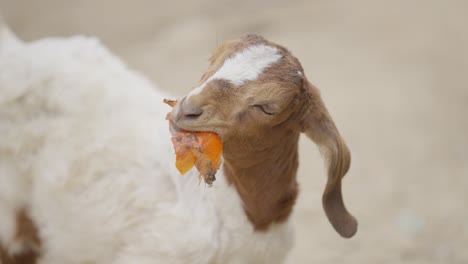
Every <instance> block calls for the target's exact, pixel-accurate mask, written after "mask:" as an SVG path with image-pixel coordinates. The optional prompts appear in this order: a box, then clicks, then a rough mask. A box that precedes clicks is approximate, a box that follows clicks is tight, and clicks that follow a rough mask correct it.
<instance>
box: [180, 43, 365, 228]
mask: <svg viewBox="0 0 468 264" xmlns="http://www.w3.org/2000/svg"><path fill="white" fill-rule="evenodd" d="M258 44H263V45H270V46H273V47H276V48H277V49H278V50H279V52H280V53H281V55H282V58H281V59H280V60H279V61H278V62H276V63H275V64H274V65H271V66H270V67H268V68H267V69H266V70H265V71H264V72H263V73H262V74H261V75H260V76H259V77H258V79H256V80H254V81H249V82H247V83H245V84H243V85H241V86H240V87H231V85H229V83H228V84H226V81H225V80H224V81H223V80H216V81H212V82H209V83H208V84H207V85H206V86H205V88H204V90H203V92H202V93H200V94H198V95H195V96H191V97H190V107H198V108H200V109H202V110H203V111H202V112H203V114H201V115H200V116H198V117H197V118H193V117H192V118H184V115H183V114H180V115H178V113H183V110H181V109H180V108H182V106H181V105H177V106H176V107H175V108H174V110H173V111H174V112H173V116H176V120H174V121H175V122H176V125H177V126H179V127H180V128H182V129H186V130H195V131H214V132H216V133H218V134H219V135H220V136H221V138H222V140H223V143H224V153H223V156H224V172H225V175H226V177H227V180H228V182H229V183H230V184H233V185H234V186H235V187H236V189H237V191H238V192H239V195H240V197H241V198H242V201H243V203H244V208H245V212H246V215H247V216H248V218H249V220H250V221H251V222H252V224H253V225H254V226H255V228H256V229H257V230H266V229H267V228H268V227H269V226H270V225H271V224H272V223H275V222H282V221H285V220H286V219H288V216H289V215H290V213H291V211H292V208H293V205H294V203H295V200H296V196H297V193H298V185H297V183H296V172H297V167H298V139H299V135H300V133H301V132H305V133H306V135H307V136H309V137H310V138H311V139H312V140H313V141H314V142H316V143H317V144H318V145H319V147H320V149H321V150H322V152H323V154H324V156H325V159H326V161H327V166H328V182H327V185H326V187H325V191H324V194H323V205H324V209H325V212H326V215H327V217H328V219H329V220H330V222H331V224H332V225H333V227H334V228H335V230H336V231H337V232H338V233H339V234H341V235H342V236H344V237H351V236H353V235H354V233H355V232H356V230H357V222H356V220H355V219H354V217H353V216H351V214H349V213H348V211H347V210H346V208H345V206H344V203H343V199H342V195H341V178H342V177H343V176H344V175H345V174H346V172H347V171H348V169H349V165H350V154H349V151H348V148H347V147H346V144H345V143H344V140H343V139H342V138H341V136H340V134H339V132H338V130H337V128H336V126H335V124H334V123H333V120H332V119H331V117H330V115H329V114H328V111H327V109H326V107H325V105H324V103H323V101H322V99H321V97H320V94H319V91H318V89H316V88H315V87H313V86H312V85H311V84H310V83H309V82H308V81H307V79H306V78H305V75H304V72H303V69H302V66H301V65H300V63H299V61H298V60H297V59H296V58H295V57H294V56H293V55H292V54H291V53H290V52H289V51H288V50H287V49H286V48H284V47H281V46H279V45H277V44H274V43H271V42H269V41H267V40H265V39H264V38H262V37H260V36H258V35H247V36H244V37H241V39H239V40H234V41H229V42H226V43H225V44H223V45H222V46H221V47H220V48H218V49H217V50H216V51H215V52H214V54H213V57H212V58H211V65H210V67H209V69H208V70H207V72H206V73H205V74H204V75H203V77H202V79H201V80H200V82H199V85H200V84H201V83H204V82H205V81H206V80H207V79H208V78H209V77H210V76H211V75H213V74H214V73H215V72H216V71H217V70H218V69H219V68H220V67H221V66H222V65H223V63H224V61H225V60H226V59H227V58H229V57H231V56H233V55H234V54H236V53H237V52H239V51H241V50H242V49H244V48H246V47H248V46H250V45H258ZM184 107H185V106H184ZM265 109H268V112H267V113H264V112H263V110H265Z"/></svg>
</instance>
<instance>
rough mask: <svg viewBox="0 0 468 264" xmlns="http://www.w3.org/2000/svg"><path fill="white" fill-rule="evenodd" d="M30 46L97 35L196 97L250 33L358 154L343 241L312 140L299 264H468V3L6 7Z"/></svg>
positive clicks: (304, 147)
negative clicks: (216, 55) (227, 48)
mask: <svg viewBox="0 0 468 264" xmlns="http://www.w3.org/2000/svg"><path fill="white" fill-rule="evenodd" d="M0 10H1V12H2V13H3V16H4V17H5V20H6V21H7V22H8V23H9V24H10V25H11V27H12V28H13V29H14V31H15V32H16V33H17V34H18V35H19V36H20V37H21V38H23V39H24V40H28V41H32V40H35V39H38V38H43V37H49V36H71V35H76V34H85V35H92V36H97V37H98V38H99V39H101V41H102V42H103V43H104V44H105V45H107V46H108V47H109V48H110V49H111V50H112V51H113V52H114V53H115V54H117V55H118V56H120V57H121V58H122V59H123V60H124V61H126V62H127V63H128V64H129V66H130V67H131V68H133V69H136V70H138V71H141V72H142V73H144V74H145V75H146V76H148V78H150V79H151V80H152V81H153V82H154V83H155V85H157V86H158V87H160V88H161V89H164V90H168V91H171V92H172V93H173V94H175V95H182V94H184V93H186V92H187V91H188V90H189V89H191V88H192V87H193V86H194V85H195V84H196V82H197V81H198V79H199V78H200V76H201V74H202V73H203V71H204V70H205V68H206V67H207V65H208V62H207V59H208V58H209V56H210V53H211V52H212V51H213V49H214V48H215V47H216V46H217V45H219V44H221V43H222V42H223V41H225V40H228V39H232V38H236V37H238V36H239V35H241V34H245V33H260V34H262V35H263V36H264V37H266V38H267V39H270V40H272V41H274V42H277V43H279V44H282V45H284V46H286V47H288V48H289V49H290V50H291V51H292V52H293V53H294V54H295V55H296V56H297V57H298V58H299V59H300V61H301V62H302V65H303V66H304V69H305V72H306V75H307V76H308V78H309V79H310V80H311V81H312V82H313V83H314V84H315V85H316V86H317V87H319V89H320V90H321V91H322V96H323V99H324V101H325V103H326V104H327V106H328V108H329V110H330V112H331V114H332V116H333V117H334V119H335V121H336V123H337V125H338V127H339V129H340V131H341V133H342V134H343V136H344V137H345V139H346V141H347V143H348V145H349V147H350V149H351V151H352V154H353V163H352V167H351V170H350V172H349V173H348V175H347V177H346V178H345V181H344V196H345V202H346V203H347V206H348V208H349V209H350V211H351V212H352V213H353V214H354V215H355V216H356V217H357V218H358V220H359V224H360V226H359V228H360V229H359V231H358V234H357V236H355V237H354V238H352V239H350V240H345V239H342V238H340V237H339V236H338V235H337V234H336V233H335V232H334V231H333V229H332V228H331V226H330V225H329V224H328V222H327V220H326V217H325V215H324V213H323V210H322V208H321V193H322V190H323V187H324V185H325V172H324V170H325V169H324V166H323V161H322V159H321V157H320V155H319V153H318V151H317V148H316V147H315V145H314V144H313V143H311V142H309V141H308V140H307V139H305V138H303V139H301V165H300V171H299V181H300V186H301V194H300V198H299V201H298V204H297V206H296V208H295V212H294V221H295V223H296V233H297V238H296V245H295V247H294V250H293V251H292V252H291V255H290V257H289V260H288V263H325V264H327V263H330V264H331V263H361V264H363V263H364V264H367V263H372V264H375V263H379V264H382V263H424V264H427V263H440V264H447V263H460V264H461V263H463V264H466V263H468V117H467V115H468V82H467V79H468V1H463V0H460V1H457V0H446V1H432V0H426V1H423V0H419V1H416V0H415V1H406V0H394V1H380V0H355V1H333V0H329V1H326V0H314V1H312V0H304V1H276V0H270V1H267V0H262V1H247V0H236V1H227V0H199V1H183V2H182V1H160V0H158V1H155V0H133V1H130V0H128V1H115V0H99V1H98V0H81V1H71V0H40V1H30V0H0Z"/></svg>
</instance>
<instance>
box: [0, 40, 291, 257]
mask: <svg viewBox="0 0 468 264" xmlns="http://www.w3.org/2000/svg"><path fill="white" fill-rule="evenodd" d="M0 47H1V43H0ZM259 50H263V51H264V52H265V53H267V54H270V55H271V56H269V58H270V59H268V60H265V61H263V62H259V63H258V64H256V66H253V67H252V70H254V71H252V72H250V73H245V75H243V77H242V80H250V79H252V78H254V77H255V76H256V75H258V74H259V71H260V69H262V68H264V67H266V65H268V64H270V63H272V61H274V60H276V59H277V57H276V56H275V55H274V54H275V53H274V51H273V50H272V49H268V48H266V47H257V48H254V49H253V50H251V54H256V55H255V56H253V55H249V54H250V53H248V52H247V53H242V54H243V55H238V56H243V57H244V59H245V58H250V59H249V60H252V59H253V58H254V57H255V59H256V60H257V59H258V57H256V56H260V54H259V53H258V51H259ZM261 54H264V53H261ZM238 56H236V57H233V58H232V59H231V61H232V63H231V62H227V64H226V65H228V66H226V68H225V69H223V70H220V71H219V72H220V73H219V74H218V76H222V77H223V78H230V80H231V81H233V82H235V83H239V81H240V80H241V79H239V78H240V77H239V78H238V79H236V78H237V77H235V76H234V75H233V74H232V73H235V72H236V70H229V69H237V68H235V67H234V66H229V65H231V64H232V65H234V64H236V63H234V62H236V61H237V62H238V61H239V60H240V59H241V57H238ZM262 56H263V55H262ZM273 58H274V59H273ZM237 65H239V64H238V63H237ZM249 65H250V64H249ZM236 67H237V66H236ZM253 72H255V73H253ZM235 80H238V81H235ZM165 97H166V95H165V94H163V93H162V92H161V91H159V90H157V89H155V88H154V87H153V86H152V85H151V83H149V82H148V81H147V80H146V79H145V78H144V77H142V76H141V75H139V74H137V73H135V72H133V71H131V70H129V69H128V68H126V66H125V65H124V64H122V62H121V61H119V60H118V59H117V58H115V57H114V56H113V55H112V54H110V53H109V52H108V51H107V50H106V49H105V48H104V47H102V46H101V45H100V43H99V42H98V41H96V40H94V39H89V38H83V37H74V38H69V39H59V38H57V39H45V40H40V41H36V42H33V43H30V44H21V45H19V44H18V46H17V47H16V48H14V49H8V50H7V51H6V50H4V52H2V50H0V135H1V136H0V214H1V217H0V243H2V244H3V245H5V246H6V247H7V248H8V249H9V250H10V251H14V250H17V248H18V245H17V244H18V241H14V240H13V234H14V218H15V214H16V212H17V210H19V209H20V208H24V207H27V208H29V209H30V216H31V218H32V220H33V221H34V222H35V223H36V225H37V226H38V228H39V232H40V237H41V239H42V249H43V250H44V251H43V256H42V258H41V260H40V263H41V264H46V263H47V264H63V263H68V264H75V263H76V264H78V263H96V264H107V263H122V264H124V263H125V264H128V263H139V264H145V263H281V262H282V261H283V259H284V258H285V256H286V253H287V252H288V250H289V249H290V247H291V243H292V231H291V229H290V226H289V224H288V223H284V224H278V225H272V226H271V228H270V229H269V230H268V232H255V231H254V229H253V226H252V224H251V223H250V222H249V221H248V219H247V217H246V216H245V213H244V210H243V208H242V203H241V199H240V197H239V195H238V193H237V191H236V190H235V188H233V187H232V186H229V185H228V184H227V182H226V180H225V179H224V176H223V174H222V172H221V170H220V171H219V173H218V174H217V180H216V182H215V183H214V186H213V187H212V188H208V187H206V186H204V185H203V184H201V185H199V184H198V177H197V172H196V171H191V172H189V173H188V174H187V175H185V176H181V175H180V174H179V173H178V172H177V170H176V169H175V166H174V162H175V156H174V150H173V148H172V145H171V140H170V133H169V131H168V124H167V121H166V120H165V115H166V113H167V112H168V111H170V109H169V107H168V106H166V105H164V104H163V103H162V100H163V98H165Z"/></svg>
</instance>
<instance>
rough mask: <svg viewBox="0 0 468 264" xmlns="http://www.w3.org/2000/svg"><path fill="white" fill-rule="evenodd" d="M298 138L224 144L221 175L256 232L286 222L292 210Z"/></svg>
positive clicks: (283, 137) (289, 135)
mask: <svg viewBox="0 0 468 264" xmlns="http://www.w3.org/2000/svg"><path fill="white" fill-rule="evenodd" d="M298 139H299V134H298V133H294V132H291V133H289V134H285V135H282V136H280V137H277V138H276V139H274V140H273V141H272V139H271V138H270V139H267V140H265V139H263V140H262V139H257V140H256V142H255V143H253V144H250V145H245V144H226V145H225V152H224V167H223V168H224V174H225V175H226V178H227V180H228V182H229V183H230V184H233V185H234V186H235V187H236V189H237V191H238V193H239V195H240V197H241V199H242V201H243V203H244V210H245V212H246V214H247V217H248V218H249V220H250V221H251V222H252V224H253V225H254V226H255V229H256V230H266V229H267V228H268V227H269V225H270V224H271V223H275V222H282V221H285V220H287V218H288V216H289V215H290V213H291V211H292V208H293V205H294V202H295V200H296V196H297V192H298V188H297V183H296V172H297V167H298V147H297V146H298Z"/></svg>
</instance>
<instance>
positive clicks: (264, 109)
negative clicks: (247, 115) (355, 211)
mask: <svg viewBox="0 0 468 264" xmlns="http://www.w3.org/2000/svg"><path fill="white" fill-rule="evenodd" d="M254 107H255V108H256V109H258V110H260V111H262V112H263V113H264V114H266V115H273V114H274V113H273V112H272V111H271V109H269V107H268V106H267V105H254Z"/></svg>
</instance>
